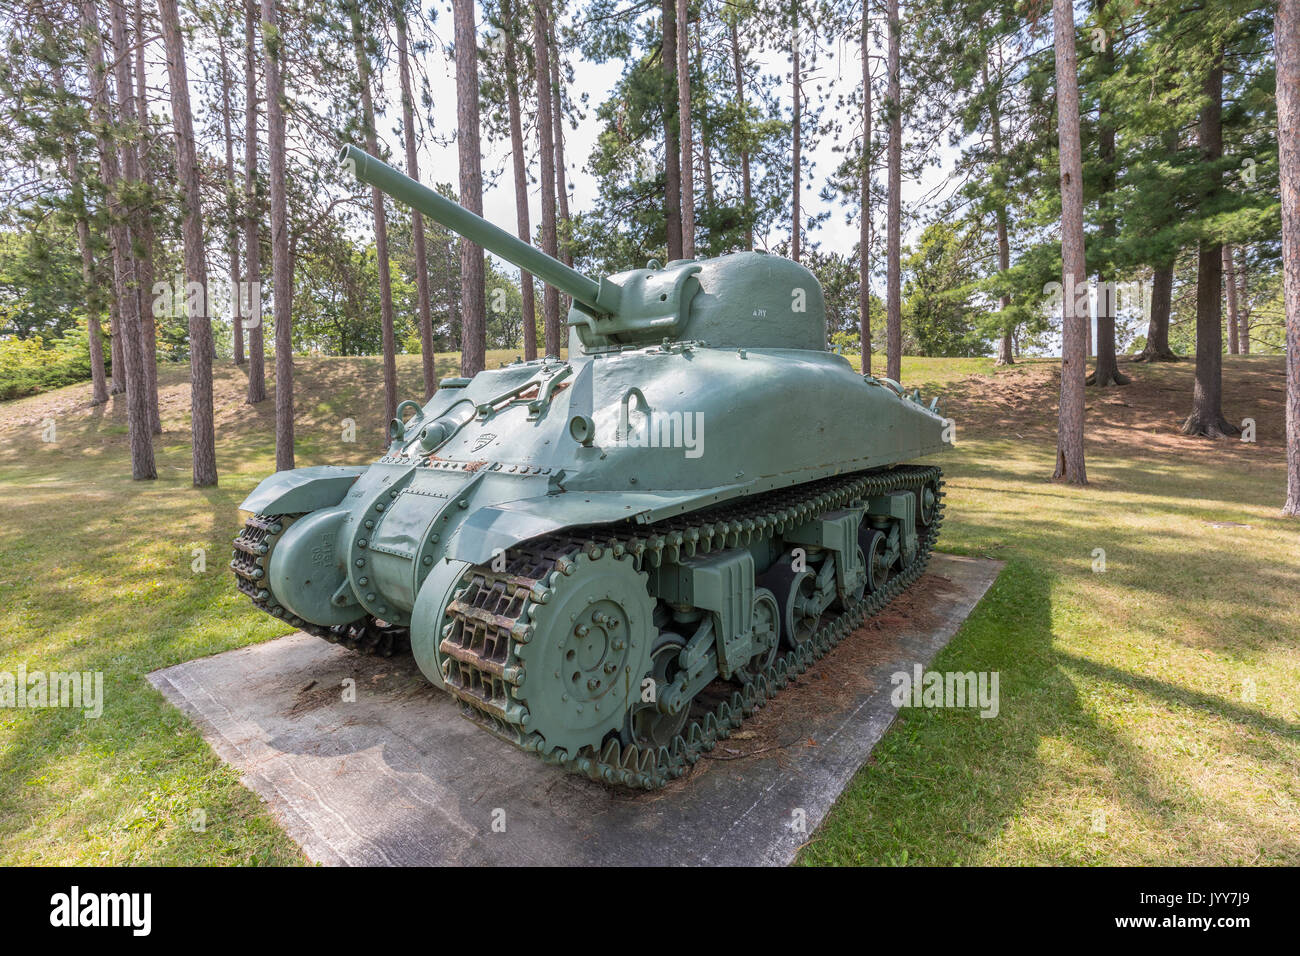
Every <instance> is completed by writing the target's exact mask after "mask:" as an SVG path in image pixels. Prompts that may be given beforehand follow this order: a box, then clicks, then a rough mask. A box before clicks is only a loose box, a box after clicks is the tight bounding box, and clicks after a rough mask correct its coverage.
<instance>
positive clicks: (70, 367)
mask: <svg viewBox="0 0 1300 956" xmlns="http://www.w3.org/2000/svg"><path fill="white" fill-rule="evenodd" d="M105 344H107V343H105ZM105 351H106V352H107V349H106V350H105ZM105 365H107V356H106V357H105ZM89 379H90V345H89V343H88V342H87V340H86V329H85V326H84V325H83V326H81V327H80V328H78V329H69V330H68V331H66V332H64V333H63V334H62V335H59V336H58V337H57V338H54V339H51V340H50V341H49V342H46V341H45V340H44V339H43V338H41V337H40V336H39V335H38V336H33V337H31V338H25V339H19V338H6V339H0V401H9V400H11V399H15V398H22V397H23V396H24V395H35V394H36V393H37V392H44V391H47V390H49V389H52V388H61V387H62V386H64V385H75V384H76V383H78V382H85V381H89Z"/></svg>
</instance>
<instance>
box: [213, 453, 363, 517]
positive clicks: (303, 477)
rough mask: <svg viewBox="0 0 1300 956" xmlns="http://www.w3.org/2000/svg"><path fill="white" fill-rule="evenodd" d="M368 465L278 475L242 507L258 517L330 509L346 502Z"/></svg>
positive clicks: (334, 467)
mask: <svg viewBox="0 0 1300 956" xmlns="http://www.w3.org/2000/svg"><path fill="white" fill-rule="evenodd" d="M365 470H366V468H365V466H364V465H347V466H343V465H314V466H312V467H310V468H294V469H292V470H291V471H277V472H276V473H275V474H274V475H272V476H271V477H270V478H267V479H266V480H265V481H263V482H262V483H261V484H260V485H258V486H257V487H256V488H254V489H253V492H252V494H250V495H249V496H248V497H247V498H245V499H244V501H243V504H241V505H240V506H239V508H240V510H241V511H248V512H251V513H252V514H257V515H296V514H302V513H303V512H305V511H315V510H316V509H317V508H330V507H332V506H334V505H336V504H338V503H339V502H341V501H342V500H343V496H344V495H346V494H347V493H348V489H349V488H350V487H352V483H353V482H354V481H356V480H357V478H358V476H360V475H361V474H362V473H363V472H364V471H365Z"/></svg>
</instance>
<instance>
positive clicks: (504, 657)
mask: <svg viewBox="0 0 1300 956" xmlns="http://www.w3.org/2000/svg"><path fill="white" fill-rule="evenodd" d="M340 159H341V161H342V162H343V163H345V164H346V166H347V168H348V169H349V170H351V171H352V172H353V173H355V174H356V176H357V177H358V179H360V180H362V181H364V182H366V183H369V184H371V185H374V186H376V187H378V188H379V189H381V190H383V191H384V192H386V193H388V194H389V195H391V196H393V197H394V198H395V199H397V200H398V201H400V202H404V203H407V204H408V205H410V206H411V207H412V208H414V209H418V210H419V211H420V212H422V213H423V214H424V215H426V216H428V217H429V218H431V219H433V220H435V221H437V222H439V223H441V224H442V225H444V226H445V227H447V228H448V229H451V230H453V231H455V232H457V233H459V234H460V235H462V236H464V237H465V238H467V239H469V240H471V241H473V242H476V243H478V244H480V245H481V246H483V247H484V248H485V249H487V250H489V251H491V252H493V253H495V254H496V255H499V256H501V257H502V258H504V259H506V260H507V261H509V262H511V263H514V264H515V265H517V266H519V267H520V268H521V269H524V270H525V271H527V272H529V273H531V274H532V275H534V276H536V277H538V278H539V279H541V280H542V281H544V282H547V283H550V284H551V285H552V286H554V287H555V288H557V289H559V290H560V291H562V292H564V293H566V294H568V295H569V296H571V297H572V299H573V307H572V309H571V311H570V313H569V317H568V325H569V327H570V338H569V351H568V355H567V357H565V358H561V357H560V356H547V357H546V358H545V359H542V360H535V361H529V362H517V363H515V364H513V365H509V366H506V367H503V368H500V369H492V370H488V371H484V372H480V373H479V374H478V375H476V376H474V377H473V378H472V379H465V378H457V379H448V380H445V381H444V382H443V383H442V386H441V387H440V388H439V389H438V391H437V392H436V393H435V394H434V396H433V397H432V398H430V399H429V400H428V401H425V402H416V401H406V402H403V403H402V404H401V405H400V406H399V410H398V414H399V418H398V419H397V420H395V421H394V422H393V423H392V425H391V428H390V438H391V442H390V445H389V447H388V449H387V451H386V452H385V454H384V455H383V456H381V457H380V458H379V459H378V460H377V461H375V462H373V463H372V464H370V465H368V466H358V465H348V466H316V467H311V468H299V469H295V470H292V471H284V472H280V473H277V474H275V475H272V476H271V477H269V478H267V479H266V480H265V481H263V482H262V483H261V484H260V485H258V487H257V488H256V489H255V490H254V491H253V493H252V494H251V495H249V496H248V498H247V499H246V500H245V501H244V503H243V505H242V506H241V507H242V509H243V510H244V511H245V512H247V513H248V520H247V524H246V526H245V529H244V532H243V533H242V534H240V535H239V537H238V538H236V539H235V549H234V555H233V560H232V561H231V567H232V569H233V570H234V572H235V575H236V579H237V581H238V585H239V588H240V590H242V591H243V592H244V593H245V594H247V595H248V596H249V597H250V598H251V599H252V600H253V601H254V603H255V604H257V605H258V606H259V607H261V608H262V609H264V610H266V611H267V612H269V613H271V614H274V615H276V616H277V617H281V618H283V619H285V620H286V621H288V622H290V623H291V624H292V625H294V626H295V627H298V628H301V629H303V630H306V631H308V632H310V633H312V634H316V635H319V636H320V637H323V638H326V639H327V640H331V641H335V642H338V643H341V644H344V645H346V646H348V647H351V648H353V649H356V650H361V651H369V652H377V653H384V654H392V653H401V652H405V651H406V650H408V649H409V651H410V653H412V654H413V655H414V658H415V662H416V664H417V665H418V666H419V667H420V669H421V670H422V671H423V672H424V674H425V675H426V676H427V677H428V678H429V680H430V681H432V682H433V683H434V684H435V685H437V686H438V687H440V688H442V689H444V690H446V691H447V692H448V693H449V694H452V695H453V696H454V697H456V698H457V699H458V700H459V701H460V702H461V703H462V704H463V711H464V713H465V714H466V716H468V717H470V718H471V719H473V720H475V721H476V722H478V723H479V724H481V725H482V726H483V727H484V728H485V729H487V730H489V731H491V732H493V733H495V734H497V735H498V736H501V737H504V738H505V739H507V740H509V741H511V742H513V743H515V744H517V745H519V746H520V747H523V748H524V749H525V750H528V751H531V752H533V753H536V754H537V755H538V756H539V757H541V758H542V759H544V760H547V761H549V762H551V763H555V764H558V765H561V766H564V767H566V768H568V769H570V770H572V771H574V772H577V773H582V774H585V775H586V776H589V777H591V778H592V779H594V780H599V781H602V782H605V783H611V784H620V785H627V786H638V787H658V786H662V785H663V784H665V783H666V782H668V781H669V780H671V779H673V778H674V777H677V776H680V775H682V774H683V773H686V772H687V771H688V770H689V769H690V766H691V765H692V764H693V763H694V761H695V760H696V759H698V757H699V756H700V755H701V754H702V753H703V752H704V751H705V750H707V749H709V748H710V747H711V746H712V745H713V743H714V742H716V741H717V740H718V739H720V738H721V737H723V736H725V735H726V734H727V733H729V732H730V731H731V729H732V728H734V727H736V726H738V725H739V724H740V722H741V721H742V720H743V719H744V718H745V717H746V716H747V715H749V714H750V713H752V711H753V710H754V708H756V707H759V706H762V704H763V703H764V702H765V701H767V700H768V699H770V698H771V696H772V695H774V694H775V693H777V692H778V691H779V690H780V688H782V687H784V686H785V684H786V683H787V682H788V680H789V678H790V676H791V675H792V674H794V673H797V672H799V671H801V670H802V669H804V668H806V667H807V666H808V665H809V664H810V663H812V662H813V661H814V660H816V659H817V658H818V657H820V656H821V655H823V654H825V653H827V652H828V651H829V650H830V649H831V648H832V647H834V646H835V644H836V643H838V642H839V641H841V640H843V639H844V638H845V637H846V636H847V635H849V634H850V633H851V632H852V631H853V630H854V628H855V627H857V625H858V624H860V623H861V622H862V621H863V620H865V619H866V617H868V616H869V615H871V614H874V613H876V612H877V611H879V610H880V609H881V608H882V607H884V606H885V604H886V603H888V601H889V600H890V599H892V598H893V596H894V595H896V594H897V593H899V591H901V589H902V588H904V587H906V586H907V585H908V584H909V583H910V582H911V581H913V580H915V579H916V578H917V577H918V576H919V575H920V574H921V572H922V571H923V569H924V567H925V563H926V559H927V556H928V554H929V552H930V549H931V547H932V546H933V545H934V542H935V540H936V538H937V536H938V532H939V526H940V524H941V523H942V498H943V495H942V491H941V487H942V481H941V477H940V472H939V469H938V468H935V467H933V466H929V465H917V464H907V463H909V462H913V461H914V460H915V459H917V458H918V457H921V456H924V455H929V454H932V453H935V452H938V451H941V450H942V449H943V448H944V446H945V444H946V423H945V420H944V419H943V418H941V417H940V416H939V414H938V413H937V409H936V407H935V405H934V404H933V403H932V404H931V405H930V406H929V407H927V406H926V405H924V404H923V403H922V402H921V400H920V397H919V395H917V394H913V395H907V394H905V393H904V391H903V388H902V387H901V385H899V384H898V383H896V382H891V381H888V380H885V379H877V378H873V377H872V376H869V375H867V376H863V375H860V374H858V373H857V372H856V371H855V370H854V369H853V367H852V366H851V365H850V363H849V362H848V360H847V359H845V358H844V357H843V356H841V355H837V354H835V353H833V352H830V351H827V349H826V314H825V306H824V302H823V300H822V293H821V288H820V286H819V285H818V283H817V280H816V278H815V277H814V276H813V275H812V273H810V272H809V271H808V270H807V269H805V268H804V267H803V266H801V265H799V264H798V263H794V262H790V261H788V260H786V259H783V258H780V257H777V256H767V255H763V254H761V253H752V252H742V253H735V254H732V255H726V256H720V257H717V258H713V259H703V260H683V261H676V262H669V263H667V264H666V265H664V266H660V265H659V264H658V263H655V262H651V263H650V264H649V265H648V266H647V267H646V268H643V269H629V270H627V271H624V272H618V273H615V274H613V275H610V276H605V277H603V278H601V279H599V280H596V279H592V278H590V277H589V276H585V275H583V274H582V273H581V272H578V271H576V270H574V269H571V268H569V267H568V266H566V265H564V264H563V263H562V262H559V261H557V260H556V259H554V258H552V257H550V256H547V255H545V254H544V253H542V252H541V251H540V250H538V249H536V248H534V247H533V246H531V245H529V244H528V243H526V242H523V241H521V240H520V239H518V238H517V237H515V236H513V235H511V234H510V233H508V232H506V231H504V230H502V229H500V228H498V227H496V226H494V225H492V224H491V223H489V222H487V221H486V220H484V219H483V218H481V217H480V216H477V215H475V214H473V213H471V212H469V211H468V210H466V209H464V208H462V207H461V206H459V205H457V204H456V203H454V202H452V201H450V200H448V199H447V198H446V197H444V196H440V195H438V194H437V193H435V192H434V191H433V190H430V189H428V188H426V187H424V186H422V185H420V184H419V183H418V182H416V181H414V180H412V179H410V178H409V177H407V176H405V175H403V174H402V173H400V172H398V171H397V170H396V169H393V168H392V167H391V166H388V165H386V164H384V163H382V162H380V161H378V160H376V159H375V158H373V157H371V156H369V155H367V154H366V153H364V152H362V151H360V150H358V149H356V148H355V147H351V146H348V147H345V148H344V149H343V151H342V153H341V156H340Z"/></svg>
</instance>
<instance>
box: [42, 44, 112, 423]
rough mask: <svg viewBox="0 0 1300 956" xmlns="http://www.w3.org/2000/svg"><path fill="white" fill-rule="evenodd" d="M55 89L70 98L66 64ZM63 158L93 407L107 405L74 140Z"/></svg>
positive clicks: (99, 299) (57, 68)
mask: <svg viewBox="0 0 1300 956" xmlns="http://www.w3.org/2000/svg"><path fill="white" fill-rule="evenodd" d="M54 88H55V90H56V91H57V92H58V94H59V99H60V100H65V99H66V98H67V95H68V85H67V82H66V81H65V80H64V78H63V64H62V63H61V62H60V63H55V64H54ZM63 154H64V157H65V160H66V162H67V165H68V183H69V185H71V187H72V196H73V201H74V202H75V203H76V219H77V251H78V252H79V253H80V254H81V284H82V287H83V293H82V294H83V296H84V297H85V300H86V345H87V347H88V349H89V351H90V404H91V405H92V406H93V405H103V404H104V403H105V402H107V401H108V379H107V377H106V376H105V374H104V338H103V335H102V333H101V332H100V326H99V315H100V309H101V308H102V307H103V302H104V300H103V296H102V295H100V293H99V288H98V283H97V282H96V280H95V252H94V249H93V248H92V247H91V243H90V213H89V210H88V208H87V206H86V191H85V184H84V182H83V180H82V177H81V157H80V156H78V155H77V145H76V143H75V142H74V141H73V139H72V137H71V136H65V137H64V138H63Z"/></svg>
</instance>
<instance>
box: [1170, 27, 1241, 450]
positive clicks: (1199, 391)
mask: <svg viewBox="0 0 1300 956" xmlns="http://www.w3.org/2000/svg"><path fill="white" fill-rule="evenodd" d="M1203 92H1204V94H1205V97H1206V104H1205V106H1204V107H1202V109H1201V117H1200V122H1199V124H1198V128H1197V140H1198V142H1199V145H1200V148H1201V160H1202V161H1203V162H1204V163H1206V164H1207V165H1209V164H1213V163H1215V162H1217V161H1218V160H1219V159H1220V158H1221V157H1222V156H1223V53H1222V51H1221V50H1220V51H1219V52H1218V54H1217V55H1216V57H1215V60H1214V64H1213V66H1211V67H1210V71H1209V73H1208V74H1207V75H1206V77H1205V84H1204V87H1203ZM1222 189H1223V186H1222V182H1221V181H1220V176H1219V174H1218V173H1214V174H1212V175H1211V177H1210V184H1209V187H1208V188H1207V190H1206V194H1205V196H1203V197H1202V198H1203V200H1204V201H1205V202H1206V203H1207V204H1210V203H1213V202H1214V200H1215V199H1216V198H1217V196H1218V194H1219V193H1220V192H1221V191H1222ZM1238 432H1239V429H1238V428H1237V427H1236V426H1235V425H1233V424H1231V423H1230V422H1229V421H1228V420H1227V419H1226V418H1224V416H1223V255H1222V253H1221V251H1220V243H1217V242H1214V241H1212V240H1209V239H1202V240H1201V241H1200V245H1199V249H1198V254H1197V266H1196V381H1195V385H1194V386H1193V389H1192V412H1191V414H1190V415H1188V416H1187V421H1185V422H1183V434H1184V435H1199V436H1202V437H1205V438H1226V437H1228V436H1229V435H1236V434H1237V433H1238Z"/></svg>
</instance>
